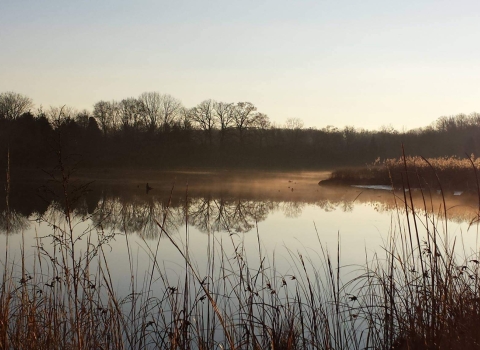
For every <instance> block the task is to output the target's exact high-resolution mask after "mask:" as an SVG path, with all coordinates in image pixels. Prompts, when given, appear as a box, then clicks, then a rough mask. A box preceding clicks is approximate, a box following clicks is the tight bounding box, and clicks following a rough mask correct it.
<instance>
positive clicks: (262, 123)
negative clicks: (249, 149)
mask: <svg viewBox="0 0 480 350" xmlns="http://www.w3.org/2000/svg"><path fill="white" fill-rule="evenodd" d="M251 125H252V128H254V129H255V131H256V134H257V135H258V139H259V146H260V148H262V146H263V140H264V139H265V135H266V133H267V130H268V129H269V128H270V118H268V116H267V115H266V114H264V113H257V114H255V115H254V116H253V118H252V124H251Z"/></svg>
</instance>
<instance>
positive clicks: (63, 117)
mask: <svg viewBox="0 0 480 350" xmlns="http://www.w3.org/2000/svg"><path fill="white" fill-rule="evenodd" d="M77 113H78V112H77V111H75V109H74V108H73V107H68V106H65V105H64V106H60V107H50V108H49V109H48V111H47V112H46V116H47V119H48V120H49V121H50V124H52V126H53V127H54V128H58V127H60V126H61V125H62V124H64V123H66V122H67V121H68V120H73V119H74V117H75V115H76V114H77Z"/></svg>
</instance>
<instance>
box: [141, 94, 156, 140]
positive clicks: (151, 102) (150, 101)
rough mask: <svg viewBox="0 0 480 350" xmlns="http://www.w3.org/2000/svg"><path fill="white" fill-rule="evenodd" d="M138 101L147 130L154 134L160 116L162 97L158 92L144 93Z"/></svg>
mask: <svg viewBox="0 0 480 350" xmlns="http://www.w3.org/2000/svg"><path fill="white" fill-rule="evenodd" d="M138 99H139V100H140V101H141V103H142V108H143V116H144V118H145V123H146V125H147V129H148V130H149V131H150V132H154V131H155V130H156V128H157V126H158V123H159V120H160V117H161V114H162V97H161V96H160V94H159V93H158V92H144V93H143V94H141V95H140V96H139V97H138Z"/></svg>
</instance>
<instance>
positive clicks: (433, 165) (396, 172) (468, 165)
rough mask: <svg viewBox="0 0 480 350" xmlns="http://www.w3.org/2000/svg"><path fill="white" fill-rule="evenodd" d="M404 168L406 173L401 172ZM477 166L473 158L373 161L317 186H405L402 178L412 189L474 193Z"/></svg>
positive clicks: (337, 173) (478, 162)
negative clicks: (441, 189)
mask: <svg viewBox="0 0 480 350" xmlns="http://www.w3.org/2000/svg"><path fill="white" fill-rule="evenodd" d="M405 165H406V166H407V168H408V172H407V173H406V172H405ZM472 165H473V166H474V168H478V167H479V166H480V159H479V158H475V157H474V156H473V155H471V156H470V157H467V158H463V159H460V158H457V157H444V158H428V159H426V158H423V157H418V156H415V157H400V158H395V159H385V160H384V161H380V160H379V159H377V160H376V161H375V162H374V163H373V164H368V165H366V166H365V167H358V168H343V169H337V170H335V171H333V172H332V173H331V175H330V177H329V178H328V179H327V180H324V181H321V182H320V183H319V184H321V185H328V184H333V185H393V186H394V187H395V188H402V187H403V186H406V175H408V177H409V181H410V186H412V187H414V188H420V187H422V188H429V189H440V187H443V188H445V189H447V188H449V189H454V190H469V191H474V192H476V191H477V177H476V174H475V171H473V169H474V168H472Z"/></svg>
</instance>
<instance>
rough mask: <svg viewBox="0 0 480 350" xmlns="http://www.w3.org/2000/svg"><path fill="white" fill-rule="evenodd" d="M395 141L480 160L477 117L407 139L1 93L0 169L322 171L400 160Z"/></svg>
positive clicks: (170, 108) (226, 111)
mask: <svg viewBox="0 0 480 350" xmlns="http://www.w3.org/2000/svg"><path fill="white" fill-rule="evenodd" d="M379 124H381V123H379ZM402 143H403V144H404V145H405V150H406V153H407V154H408V155H421V156H424V157H443V156H458V157H464V156H465V155H466V154H468V155H471V154H474V155H478V154H479V153H480V114H478V113H471V114H469V115H466V114H459V115H455V116H442V117H439V118H438V119H437V120H436V121H434V122H432V123H431V124H430V125H428V126H425V127H424V128H418V129H413V130H409V131H398V130H395V129H394V128H393V127H388V126H381V127H380V128H379V129H378V130H365V129H356V128H355V127H354V126H347V127H344V128H342V129H339V128H336V127H335V126H331V125H328V126H325V127H324V128H322V129H316V128H311V127H307V126H305V125H304V123H303V121H302V118H301V116H298V117H295V118H290V119H288V120H287V122H286V123H285V124H284V125H278V124H276V123H274V122H272V121H271V120H270V118H269V117H268V116H267V115H266V114H264V113H262V112H261V111H258V110H257V108H256V107H255V105H254V104H253V103H251V102H219V101H215V100H213V99H209V100H205V101H202V102H200V103H199V104H198V105H196V106H194V107H191V108H187V107H185V106H183V105H182V103H181V102H180V100H178V99H176V98H175V97H173V96H170V95H168V94H160V93H157V92H146V93H143V94H141V95H140V96H139V97H137V98H133V97H132V98H126V99H123V100H121V101H98V102H97V103H95V104H94V106H93V109H92V111H88V110H81V111H78V110H75V109H74V108H72V107H69V106H57V107H49V108H44V107H42V106H40V107H38V108H35V105H34V104H33V101H32V100H31V99H30V98H29V97H27V96H24V95H22V94H19V93H15V92H3V93H0V161H1V165H2V166H6V159H7V154H8V153H9V154H10V163H11V165H13V166H20V167H35V168H44V167H48V166H53V165H54V164H56V162H58V159H57V156H58V151H59V150H61V152H62V155H63V156H64V157H65V156H66V155H74V157H75V159H76V162H79V164H81V166H84V167H87V168H98V167H123V168H126V167H129V168H130V167H140V168H150V169H160V170H161V169H186V168H238V167H246V168H261V169H275V168H288V169H325V168H331V167H334V166H345V165H361V164H365V163H371V162H373V161H375V160H376V159H378V158H380V159H385V158H396V157H399V156H400V154H401V145H402ZM8 149H9V152H8Z"/></svg>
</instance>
